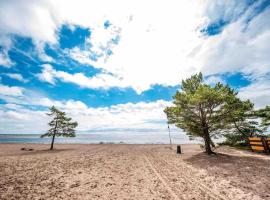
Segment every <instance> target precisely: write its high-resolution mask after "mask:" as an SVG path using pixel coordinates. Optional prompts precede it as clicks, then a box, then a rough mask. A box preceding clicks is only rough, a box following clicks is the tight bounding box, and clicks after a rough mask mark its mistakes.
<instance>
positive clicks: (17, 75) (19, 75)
mask: <svg viewBox="0 0 270 200" xmlns="http://www.w3.org/2000/svg"><path fill="white" fill-rule="evenodd" d="M5 75H6V76H8V77H9V78H12V79H15V80H18V81H21V82H23V83H27V82H28V80H27V79H25V78H23V76H22V75H21V74H16V73H13V74H12V73H7V74H5Z"/></svg>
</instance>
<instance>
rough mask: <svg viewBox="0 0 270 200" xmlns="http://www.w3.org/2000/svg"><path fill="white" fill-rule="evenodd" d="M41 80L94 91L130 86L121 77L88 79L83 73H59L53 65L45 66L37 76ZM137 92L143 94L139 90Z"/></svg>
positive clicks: (103, 76)
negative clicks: (66, 83)
mask: <svg viewBox="0 0 270 200" xmlns="http://www.w3.org/2000/svg"><path fill="white" fill-rule="evenodd" d="M37 77H38V78H39V80H41V81H44V82H48V83H50V84H53V85H54V84H55V81H56V79H59V80H61V81H62V82H68V83H74V84H77V85H79V86H80V87H84V88H92V89H99V88H103V89H109V88H110V87H120V88H125V87H129V84H128V83H127V82H126V81H124V80H122V79H121V78H120V77H116V76H113V75H111V74H105V73H101V74H97V75H96V76H93V77H87V76H85V75H84V74H82V73H75V74H70V73H67V72H64V71H57V70H55V69H54V68H53V67H52V66H51V65H49V64H44V65H43V70H42V73H40V74H37ZM137 92H138V93H139V92H141V91H140V90H137Z"/></svg>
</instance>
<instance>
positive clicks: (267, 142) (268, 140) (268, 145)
mask: <svg viewBox="0 0 270 200" xmlns="http://www.w3.org/2000/svg"><path fill="white" fill-rule="evenodd" d="M265 145H266V149H267V150H268V152H269V153H270V138H265Z"/></svg>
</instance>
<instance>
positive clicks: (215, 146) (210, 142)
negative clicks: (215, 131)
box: [210, 138, 216, 148]
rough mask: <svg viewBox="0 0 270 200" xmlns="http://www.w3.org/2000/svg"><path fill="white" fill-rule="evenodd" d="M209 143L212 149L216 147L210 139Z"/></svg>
mask: <svg viewBox="0 0 270 200" xmlns="http://www.w3.org/2000/svg"><path fill="white" fill-rule="evenodd" d="M210 143H211V146H212V147H213V148H215V147H216V145H215V143H214V142H213V140H212V139H211V138H210Z"/></svg>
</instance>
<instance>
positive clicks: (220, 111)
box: [164, 73, 237, 154]
mask: <svg viewBox="0 0 270 200" xmlns="http://www.w3.org/2000/svg"><path fill="white" fill-rule="evenodd" d="M236 95H237V93H236V92H235V91H234V90H233V89H231V88H230V87H229V86H224V85H222V84H221V83H217V84H216V85H215V86H214V87H211V86H209V85H207V84H204V83H203V76H202V73H199V74H196V75H193V76H191V78H188V79H186V80H183V81H182V85H181V90H180V91H177V92H176V94H175V96H174V97H173V98H174V102H173V104H174V105H173V106H171V107H167V108H166V109H165V110H164V112H165V113H166V115H167V118H168V123H170V124H175V125H176V126H177V127H178V128H181V129H183V130H184V131H185V132H187V134H188V135H189V136H190V137H191V138H192V137H201V138H203V139H204V143H205V150H206V152H207V153H208V154H213V151H212V149H211V138H212V137H218V136H220V135H221V133H222V132H223V131H224V130H226V129H227V128H228V123H227V122H228V120H227V119H228V118H229V117H230V111H231V110H230V109H231V107H230V106H228V104H229V103H230V102H231V101H232V100H233V99H235V98H236Z"/></svg>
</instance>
